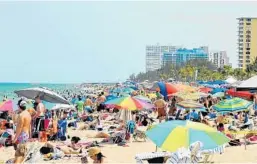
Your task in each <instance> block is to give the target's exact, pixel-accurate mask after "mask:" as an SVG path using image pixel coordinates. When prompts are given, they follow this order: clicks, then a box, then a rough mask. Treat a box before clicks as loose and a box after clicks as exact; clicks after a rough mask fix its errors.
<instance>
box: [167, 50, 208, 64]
mask: <svg viewBox="0 0 257 164" xmlns="http://www.w3.org/2000/svg"><path fill="white" fill-rule="evenodd" d="M207 52H208V47H204V48H203V47H200V48H193V49H186V48H179V49H177V50H176V51H175V52H167V53H163V58H162V62H163V65H165V64H174V65H178V64H182V63H186V62H187V61H189V60H194V59H200V60H201V59H203V60H208V53H207Z"/></svg>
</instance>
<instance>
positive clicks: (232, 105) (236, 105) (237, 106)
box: [213, 97, 252, 112]
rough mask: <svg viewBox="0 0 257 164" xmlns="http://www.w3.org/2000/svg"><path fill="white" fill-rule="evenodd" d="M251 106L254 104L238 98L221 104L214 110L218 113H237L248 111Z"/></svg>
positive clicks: (214, 107)
mask: <svg viewBox="0 0 257 164" xmlns="http://www.w3.org/2000/svg"><path fill="white" fill-rule="evenodd" d="M251 105H252V102H250V101H247V100H244V99H241V98H238V97H236V98H232V99H228V100H224V101H221V102H219V103H218V104H216V105H214V106H213V109H214V110H216V111H217V112H235V111H240V110H245V109H248V108H249V107H250V106H251Z"/></svg>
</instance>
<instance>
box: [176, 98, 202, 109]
mask: <svg viewBox="0 0 257 164" xmlns="http://www.w3.org/2000/svg"><path fill="white" fill-rule="evenodd" d="M176 106H177V108H178V109H184V110H190V109H196V110H200V111H204V112H206V108H205V107H204V105H203V104H200V103H198V102H195V101H192V100H187V101H181V102H179V103H177V104H176Z"/></svg>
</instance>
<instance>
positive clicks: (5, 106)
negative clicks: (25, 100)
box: [0, 100, 13, 112]
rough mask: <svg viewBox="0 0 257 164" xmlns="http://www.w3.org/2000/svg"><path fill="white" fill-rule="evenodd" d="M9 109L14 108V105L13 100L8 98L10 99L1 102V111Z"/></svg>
mask: <svg viewBox="0 0 257 164" xmlns="http://www.w3.org/2000/svg"><path fill="white" fill-rule="evenodd" d="M9 110H13V106H12V101H11V100H8V101H4V102H1V103H0V111H1V112H5V111H9Z"/></svg>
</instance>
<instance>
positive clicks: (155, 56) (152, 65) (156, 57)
mask: <svg viewBox="0 0 257 164" xmlns="http://www.w3.org/2000/svg"><path fill="white" fill-rule="evenodd" d="M176 49H177V47H176V46H162V45H159V44H156V45H148V46H146V72H148V71H154V70H157V69H160V68H161V67H162V64H163V63H162V55H163V53H171V52H175V51H176Z"/></svg>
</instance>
